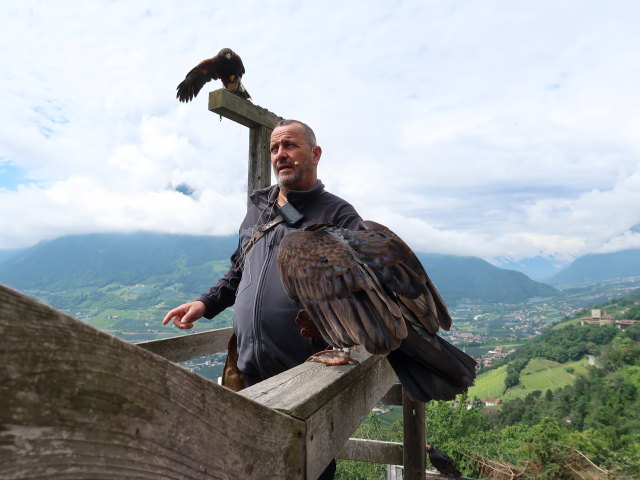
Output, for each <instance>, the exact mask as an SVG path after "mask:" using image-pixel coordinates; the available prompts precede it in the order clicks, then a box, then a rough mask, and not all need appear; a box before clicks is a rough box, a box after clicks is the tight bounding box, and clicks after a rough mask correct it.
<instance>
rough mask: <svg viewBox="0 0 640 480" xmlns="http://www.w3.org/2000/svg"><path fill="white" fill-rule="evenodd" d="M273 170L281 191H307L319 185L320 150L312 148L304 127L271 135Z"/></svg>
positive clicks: (285, 128) (292, 126) (279, 129)
mask: <svg viewBox="0 0 640 480" xmlns="http://www.w3.org/2000/svg"><path fill="white" fill-rule="evenodd" d="M270 149H271V166H272V167H273V172H274V174H275V176H276V178H277V179H278V184H279V185H280V186H281V187H286V189H287V190H308V189H309V188H312V187H313V186H314V185H315V184H316V180H317V173H316V167H317V165H318V162H319V161H320V154H321V152H322V151H321V149H320V147H318V146H316V147H311V145H309V143H308V142H307V140H306V138H305V136H304V128H303V127H302V125H299V124H297V123H292V124H290V125H286V126H283V127H277V128H276V129H275V130H274V131H273V133H272V134H271V143H270Z"/></svg>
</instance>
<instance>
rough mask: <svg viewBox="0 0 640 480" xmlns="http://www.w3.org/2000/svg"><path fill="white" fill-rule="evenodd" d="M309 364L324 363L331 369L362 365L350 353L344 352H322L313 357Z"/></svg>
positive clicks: (309, 359)
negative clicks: (340, 366)
mask: <svg viewBox="0 0 640 480" xmlns="http://www.w3.org/2000/svg"><path fill="white" fill-rule="evenodd" d="M307 362H317V363H324V364H325V365H328V366H330V367H334V366H336V365H349V364H353V365H357V364H359V363H360V362H358V360H356V359H355V358H353V357H352V356H351V354H350V353H349V352H345V351H343V350H322V351H320V352H316V353H314V354H313V355H311V356H310V357H309V358H308V359H307Z"/></svg>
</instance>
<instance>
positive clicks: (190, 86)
mask: <svg viewBox="0 0 640 480" xmlns="http://www.w3.org/2000/svg"><path fill="white" fill-rule="evenodd" d="M242 75H244V65H243V63H242V59H241V58H240V56H239V55H238V54H237V53H235V52H234V51H233V50H231V49H230V48H223V49H222V50H220V52H218V54H217V55H216V56H215V57H213V58H209V59H206V60H203V61H201V62H200V63H199V64H198V65H196V66H195V67H193V68H192V69H191V70H190V71H189V73H187V76H186V77H185V79H184V80H183V81H182V82H180V84H179V85H178V87H177V93H176V98H177V99H178V100H180V101H181V102H189V101H191V100H192V99H193V98H194V97H195V96H196V95H198V92H200V90H201V89H202V87H203V86H204V84H205V83H207V82H209V81H211V80H221V81H222V84H223V85H224V88H226V89H227V90H229V91H231V92H233V93H235V94H237V95H239V96H241V97H242V98H245V99H247V100H250V99H251V97H250V95H249V92H247V91H246V90H245V88H244V86H243V85H242V82H241V79H242Z"/></svg>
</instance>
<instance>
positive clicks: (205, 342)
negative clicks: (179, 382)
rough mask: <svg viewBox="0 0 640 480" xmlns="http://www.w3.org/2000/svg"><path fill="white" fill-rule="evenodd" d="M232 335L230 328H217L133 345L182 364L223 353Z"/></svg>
mask: <svg viewBox="0 0 640 480" xmlns="http://www.w3.org/2000/svg"><path fill="white" fill-rule="evenodd" d="M232 333H233V328H232V327H227V328H218V329H216V330H209V331H208V332H199V333H192V334H189V335H180V336H177V337H171V338H163V339H161V340H149V341H146V342H139V343H136V344H135V345H137V346H138V347H140V348H144V349H145V350H147V351H149V352H153V353H155V354H156V355H160V356H161V357H164V358H166V359H167V360H170V361H172V362H184V361H186V360H191V359H192V358H199V357H204V356H206V355H211V354H212V353H218V352H223V351H225V350H226V349H227V345H228V343H229V338H230V337H231V334H232Z"/></svg>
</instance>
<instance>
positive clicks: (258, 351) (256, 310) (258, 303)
mask: <svg viewBox="0 0 640 480" xmlns="http://www.w3.org/2000/svg"><path fill="white" fill-rule="evenodd" d="M275 230H276V229H273V230H272V232H271V233H272V235H271V236H270V238H268V240H269V242H268V243H267V244H265V247H266V248H267V252H266V255H265V259H264V261H263V262H262V266H261V267H260V274H259V275H258V282H257V283H258V288H257V289H256V296H255V299H254V302H253V331H254V332H255V339H254V343H253V353H254V355H255V359H256V363H257V365H258V371H259V373H260V377H261V378H262V377H263V376H264V370H263V368H262V353H263V347H262V342H261V337H262V332H261V329H260V322H259V320H258V319H259V318H260V317H259V314H260V312H261V310H262V290H263V289H264V282H265V276H266V271H267V267H268V265H269V264H270V263H271V257H272V256H273V251H274V250H275V249H274V248H273V233H274V231H275ZM265 240H267V238H265Z"/></svg>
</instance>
